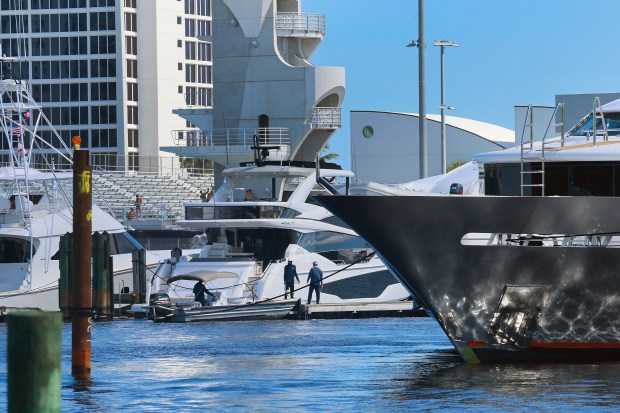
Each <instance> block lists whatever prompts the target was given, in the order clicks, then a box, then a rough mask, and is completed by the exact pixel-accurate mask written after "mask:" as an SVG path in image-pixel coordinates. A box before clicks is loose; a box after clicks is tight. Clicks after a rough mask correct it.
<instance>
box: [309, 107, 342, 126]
mask: <svg viewBox="0 0 620 413" xmlns="http://www.w3.org/2000/svg"><path fill="white" fill-rule="evenodd" d="M306 124H308V125H310V127H311V128H312V129H340V128H341V127H342V111H341V109H340V108H314V109H312V112H310V115H309V116H308V118H307V119H306Z"/></svg>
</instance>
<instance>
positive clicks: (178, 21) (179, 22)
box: [177, 16, 183, 24]
mask: <svg viewBox="0 0 620 413" xmlns="http://www.w3.org/2000/svg"><path fill="white" fill-rule="evenodd" d="M177 24H183V18H182V17H181V16H177Z"/></svg>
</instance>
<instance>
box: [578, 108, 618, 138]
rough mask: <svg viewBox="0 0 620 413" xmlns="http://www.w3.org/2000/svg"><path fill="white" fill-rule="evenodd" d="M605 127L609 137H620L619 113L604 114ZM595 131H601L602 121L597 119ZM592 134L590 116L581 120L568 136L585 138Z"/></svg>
mask: <svg viewBox="0 0 620 413" xmlns="http://www.w3.org/2000/svg"><path fill="white" fill-rule="evenodd" d="M604 118H605V126H606V127H607V133H609V134H610V135H620V113H605V114H604ZM596 130H597V133H598V132H602V131H603V120H602V119H598V120H597V122H596ZM591 134H592V114H589V115H588V116H586V117H585V118H583V119H581V120H580V121H579V122H578V123H577V124H576V125H575V126H574V127H573V128H572V129H571V130H570V131H568V135H570V136H587V135H591Z"/></svg>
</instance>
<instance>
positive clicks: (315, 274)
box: [307, 261, 323, 304]
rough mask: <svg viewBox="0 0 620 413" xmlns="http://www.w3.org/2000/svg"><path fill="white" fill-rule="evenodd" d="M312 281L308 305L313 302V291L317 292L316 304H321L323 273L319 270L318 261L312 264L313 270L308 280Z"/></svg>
mask: <svg viewBox="0 0 620 413" xmlns="http://www.w3.org/2000/svg"><path fill="white" fill-rule="evenodd" d="M307 281H310V285H309V291H308V304H310V301H312V291H316V303H317V304H318V303H319V300H320V299H321V288H323V271H321V269H320V268H319V264H317V262H316V261H314V262H313V263H312V268H310V272H309V273H308V280H307Z"/></svg>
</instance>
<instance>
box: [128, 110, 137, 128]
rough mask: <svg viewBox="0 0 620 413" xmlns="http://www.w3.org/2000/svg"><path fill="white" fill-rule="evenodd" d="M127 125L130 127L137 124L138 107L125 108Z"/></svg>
mask: <svg viewBox="0 0 620 413" xmlns="http://www.w3.org/2000/svg"><path fill="white" fill-rule="evenodd" d="M127 123H128V124H130V125H137V124H138V107H137V106H127Z"/></svg>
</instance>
